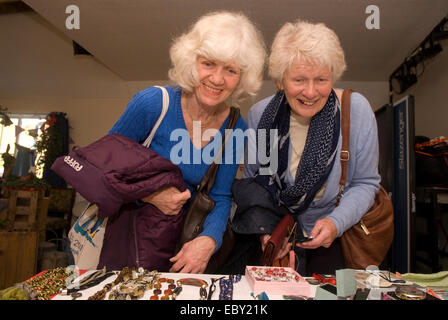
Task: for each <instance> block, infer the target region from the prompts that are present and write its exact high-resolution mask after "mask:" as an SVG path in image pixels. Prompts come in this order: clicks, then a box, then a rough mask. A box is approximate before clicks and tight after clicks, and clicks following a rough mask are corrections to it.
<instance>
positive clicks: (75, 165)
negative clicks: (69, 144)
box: [64, 156, 83, 171]
mask: <svg viewBox="0 0 448 320" xmlns="http://www.w3.org/2000/svg"><path fill="white" fill-rule="evenodd" d="M64 162H65V163H67V164H68V165H69V166H70V167H72V168H73V169H75V170H76V171H81V169H82V167H83V166H82V165H80V164H79V162H78V161H76V160H75V159H73V158H72V157H70V156H65V157H64Z"/></svg>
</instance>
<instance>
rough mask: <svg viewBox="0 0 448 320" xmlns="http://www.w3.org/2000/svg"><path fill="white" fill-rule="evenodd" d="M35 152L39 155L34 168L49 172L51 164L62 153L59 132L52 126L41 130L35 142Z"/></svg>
mask: <svg viewBox="0 0 448 320" xmlns="http://www.w3.org/2000/svg"><path fill="white" fill-rule="evenodd" d="M35 146H36V151H37V152H39V153H40V157H39V159H38V160H37V163H36V167H37V168H38V169H42V170H49V169H50V167H51V165H52V164H53V162H54V161H55V160H56V158H57V157H59V156H60V155H61V153H62V137H61V133H60V132H59V130H58V129H57V128H56V127H55V126H54V125H52V126H49V127H48V128H47V129H45V130H43V132H42V134H41V135H40V136H39V138H38V139H37V140H36V143H35Z"/></svg>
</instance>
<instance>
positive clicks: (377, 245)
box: [336, 89, 394, 269]
mask: <svg viewBox="0 0 448 320" xmlns="http://www.w3.org/2000/svg"><path fill="white" fill-rule="evenodd" d="M351 93H352V90H350V89H348V90H344V93H343V95H342V108H341V130H342V150H341V170H342V172H341V179H340V181H339V184H340V191H339V194H338V198H337V201H336V206H338V205H339V200H340V199H341V197H342V196H343V193H344V187H345V183H346V181H347V180H346V175H347V165H348V160H349V158H350V153H349V142H350V141H349V139H350V95H351ZM393 237H394V209H393V205H392V200H391V199H390V197H389V195H388V193H387V191H386V190H385V189H384V188H383V186H381V185H380V190H379V192H378V193H377V194H376V196H375V202H374V204H373V206H372V207H371V208H370V210H369V211H367V213H365V214H364V216H363V217H362V218H361V220H360V221H359V222H358V223H357V224H355V225H354V226H352V227H351V228H350V229H348V230H347V231H345V232H344V234H343V235H342V237H341V244H342V251H343V254H344V260H345V264H346V267H347V268H352V269H365V268H366V267H367V266H369V265H375V266H379V265H380V264H381V263H382V262H383V260H384V258H385V257H386V255H387V252H388V250H389V248H390V246H391V244H392V241H393Z"/></svg>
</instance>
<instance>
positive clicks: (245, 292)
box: [52, 270, 317, 300]
mask: <svg viewBox="0 0 448 320" xmlns="http://www.w3.org/2000/svg"><path fill="white" fill-rule="evenodd" d="M92 272H94V271H92V270H91V271H87V272H85V273H83V274H82V275H81V276H79V277H78V279H73V280H74V282H76V281H77V280H81V279H82V278H83V277H86V276H88V275H89V274H91V273H92ZM117 273H118V272H117ZM116 278H117V275H113V276H111V277H109V278H107V279H105V280H104V281H102V282H101V283H99V284H97V285H95V286H94V287H91V288H88V289H85V290H82V291H80V293H82V296H80V297H78V298H76V299H77V300H87V299H88V298H89V297H91V296H92V295H94V294H95V293H96V292H98V291H99V290H101V289H103V288H104V286H105V285H106V284H108V283H112V282H113V281H114V280H115V279H116ZM160 278H163V279H172V280H174V283H176V281H178V280H180V279H200V280H203V281H205V282H206V283H207V287H206V290H207V294H208V292H209V290H210V287H211V286H212V279H215V292H214V293H213V295H212V296H211V299H210V300H219V295H220V289H221V288H220V285H219V280H218V279H220V278H225V279H229V275H212V274H189V273H160V276H159V279H160ZM316 287H317V286H316V285H310V296H311V297H313V296H314V294H315V291H316ZM167 289H168V282H166V281H165V282H163V283H162V287H161V288H160V290H161V291H162V294H159V296H160V297H162V296H163V292H164V291H165V290H167ZM154 290H156V289H151V290H146V291H145V292H144V295H143V297H142V298H140V299H139V300H150V298H151V296H153V295H154ZM111 291H112V290H110V291H109V292H107V293H106V295H105V298H104V300H109V294H110V292H111ZM199 291H200V287H197V286H193V285H182V291H181V293H180V294H179V295H178V296H177V297H176V300H199V299H200V292H199ZM251 293H252V289H251V286H250V284H249V282H248V279H247V278H246V277H245V276H244V275H243V276H241V280H240V281H238V282H234V283H233V292H232V300H254V297H253V294H252V295H251ZM269 299H270V300H284V298H283V296H282V295H269ZM52 300H73V297H72V296H71V295H64V294H58V295H56V296H54V297H53V298H52Z"/></svg>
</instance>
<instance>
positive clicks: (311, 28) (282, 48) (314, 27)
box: [269, 20, 347, 83]
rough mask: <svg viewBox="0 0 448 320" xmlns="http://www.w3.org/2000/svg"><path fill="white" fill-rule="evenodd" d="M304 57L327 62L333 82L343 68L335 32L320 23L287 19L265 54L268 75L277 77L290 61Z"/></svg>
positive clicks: (344, 64)
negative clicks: (268, 55)
mask: <svg viewBox="0 0 448 320" xmlns="http://www.w3.org/2000/svg"><path fill="white" fill-rule="evenodd" d="M300 61H304V62H307V63H311V64H316V65H322V66H327V67H328V68H329V69H330V72H331V74H332V80H333V83H334V82H335V81H337V80H338V79H339V78H340V77H341V76H342V74H343V73H344V71H345V69H346V68H347V65H346V62H345V56H344V50H343V49H342V47H341V43H340V41H339V38H338V36H337V35H336V33H335V32H334V31H333V30H331V29H330V28H328V27H327V26H326V25H325V24H323V23H311V22H307V21H300V20H298V21H296V22H295V23H291V22H287V23H286V24H284V25H283V26H282V27H281V28H280V30H279V31H278V33H277V35H276V36H275V38H274V41H273V43H272V48H271V54H270V57H269V75H270V77H271V78H272V79H273V80H275V81H281V80H282V78H283V75H284V73H285V71H287V70H289V68H290V67H291V66H292V65H293V64H294V63H300Z"/></svg>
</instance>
